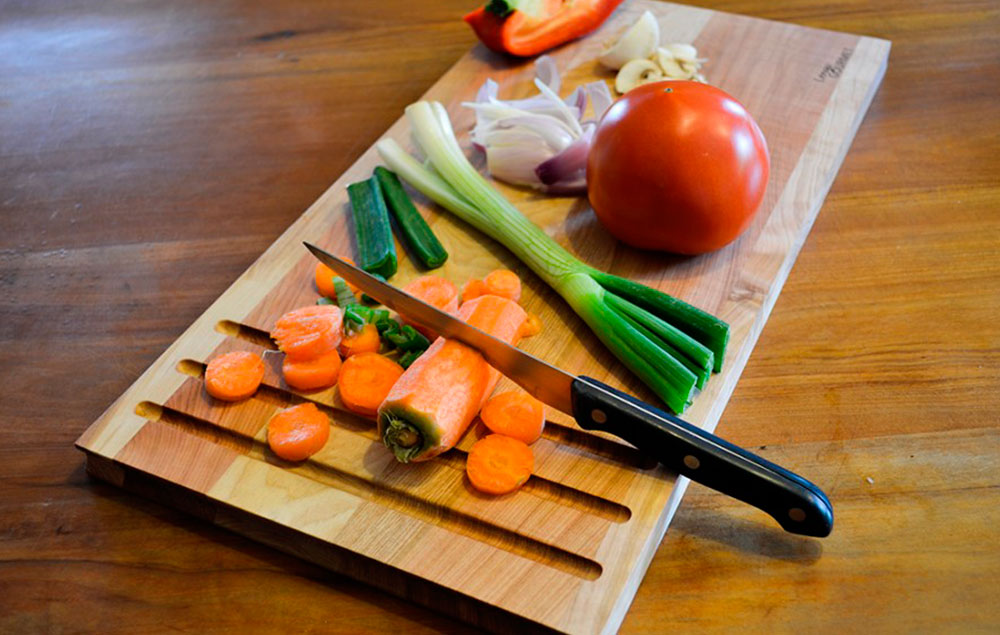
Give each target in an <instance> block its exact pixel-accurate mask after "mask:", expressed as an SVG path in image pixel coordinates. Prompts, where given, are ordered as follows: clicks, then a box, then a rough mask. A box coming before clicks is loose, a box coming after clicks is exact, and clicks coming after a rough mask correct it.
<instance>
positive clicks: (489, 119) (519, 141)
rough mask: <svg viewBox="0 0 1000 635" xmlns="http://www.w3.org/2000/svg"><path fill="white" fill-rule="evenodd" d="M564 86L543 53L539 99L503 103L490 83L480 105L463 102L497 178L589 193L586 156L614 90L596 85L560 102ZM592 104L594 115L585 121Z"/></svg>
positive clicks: (562, 191)
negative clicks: (472, 113)
mask: <svg viewBox="0 0 1000 635" xmlns="http://www.w3.org/2000/svg"><path fill="white" fill-rule="evenodd" d="M561 83H562V82H561V78H560V76H559V70H558V68H556V64H555V61H554V60H553V59H552V58H551V57H549V56H547V55H543V56H541V57H539V58H538V59H537V60H536V61H535V85H536V86H537V87H538V90H539V93H538V94H537V95H534V96H533V97H528V98H527V99H511V100H501V99H498V97H497V95H498V93H499V86H498V85H497V83H496V82H495V81H493V80H492V79H487V80H486V82H485V83H484V84H483V85H482V87H480V89H479V91H478V92H477V94H476V101H475V102H471V103H466V104H464V105H465V106H467V107H469V108H472V109H473V110H475V111H476V124H475V127H474V128H473V129H472V144H473V146H474V147H475V148H477V149H479V150H481V151H483V152H485V153H486V166H487V169H488V170H489V172H490V174H491V175H492V176H493V177H494V178H497V179H500V180H502V181H506V182H508V183H513V184H516V185H526V186H528V187H532V188H535V189H538V190H542V191H544V192H548V193H551V194H582V193H584V192H586V188H587V183H586V163H587V153H588V152H589V150H590V143H591V140H592V139H593V134H594V130H595V129H596V126H597V123H596V122H597V121H598V120H599V119H600V117H601V116H602V115H603V114H604V112H605V111H606V110H607V109H608V107H609V106H610V105H611V101H612V99H611V91H610V90H608V86H607V84H605V83H604V82H603V81H596V82H591V83H589V84H584V85H582V86H577V87H576V88H575V89H574V90H573V92H572V93H571V94H570V95H569V96H568V97H566V98H565V99H561V98H560V97H559V88H560V86H561ZM588 103H590V105H591V110H592V115H591V117H590V118H586V119H585V118H584V117H585V114H586V112H587V105H588Z"/></svg>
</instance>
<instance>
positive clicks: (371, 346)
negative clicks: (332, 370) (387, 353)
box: [340, 324, 382, 357]
mask: <svg viewBox="0 0 1000 635" xmlns="http://www.w3.org/2000/svg"><path fill="white" fill-rule="evenodd" d="M381 346H382V339H381V338H380V337H379V334H378V327H377V326H375V325H374V324H365V325H364V326H363V327H361V330H359V331H357V332H356V333H353V334H351V335H345V336H344V339H343V340H341V341H340V354H341V355H343V356H344V357H350V356H351V355H358V354H359V353H377V352H378V350H379V348H380V347H381Z"/></svg>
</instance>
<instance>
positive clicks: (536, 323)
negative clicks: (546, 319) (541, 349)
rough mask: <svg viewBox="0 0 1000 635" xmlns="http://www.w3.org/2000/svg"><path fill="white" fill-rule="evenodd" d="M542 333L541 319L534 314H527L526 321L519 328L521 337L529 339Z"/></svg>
mask: <svg viewBox="0 0 1000 635" xmlns="http://www.w3.org/2000/svg"><path fill="white" fill-rule="evenodd" d="M541 332H542V319H541V318H540V317H538V316H537V315H535V314H534V313H529V314H528V319H527V320H525V321H524V326H523V327H522V328H521V337H531V336H532V335H538V334H539V333H541Z"/></svg>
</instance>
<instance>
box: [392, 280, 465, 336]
mask: <svg viewBox="0 0 1000 635" xmlns="http://www.w3.org/2000/svg"><path fill="white" fill-rule="evenodd" d="M403 291H405V292H407V293H409V294H410V295H412V296H414V297H416V298H419V299H421V300H423V301H424V302H426V303H427V304H430V305H431V306H434V307H437V308H439V309H441V310H442V311H445V312H447V313H454V312H456V311H458V289H456V288H455V285H454V284H453V283H452V282H451V280H448V279H447V278H442V277H441V276H420V277H419V278H416V279H415V280H413V281H411V282H410V283H409V284H407V285H406V286H405V287H403ZM400 317H401V318H402V319H403V323H404V324H409V325H410V326H412V327H413V328H415V329H416V330H418V331H420V332H421V333H423V334H424V335H425V336H426V337H427V339H429V340H433V339H434V338H436V337H437V333H435V332H433V331H431V330H430V329H428V328H426V327H423V326H420V325H419V324H414V323H413V322H410V321H409V320H407V319H406V317H405V316H400Z"/></svg>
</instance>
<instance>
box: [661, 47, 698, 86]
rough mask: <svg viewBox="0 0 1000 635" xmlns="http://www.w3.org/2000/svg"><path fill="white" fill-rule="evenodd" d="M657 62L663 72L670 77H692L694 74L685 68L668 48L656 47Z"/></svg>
mask: <svg viewBox="0 0 1000 635" xmlns="http://www.w3.org/2000/svg"><path fill="white" fill-rule="evenodd" d="M656 63H657V64H659V65H660V69H661V70H663V74H664V75H666V76H667V77H669V78H670V79H690V77H691V75H692V74H693V73H692V72H691V71H687V70H685V69H684V68H683V67H682V66H681V64H680V63H679V62H678V61H677V60H676V59H675V58H674V56H673V55H672V54H671V52H670V49H667V48H663V47H660V48H658V49H656Z"/></svg>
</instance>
